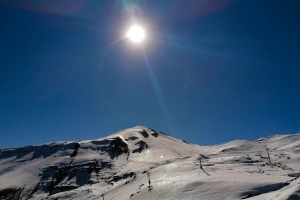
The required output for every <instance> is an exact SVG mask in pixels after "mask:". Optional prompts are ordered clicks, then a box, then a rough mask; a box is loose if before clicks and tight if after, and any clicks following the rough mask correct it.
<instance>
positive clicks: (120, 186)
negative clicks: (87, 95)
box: [0, 126, 300, 200]
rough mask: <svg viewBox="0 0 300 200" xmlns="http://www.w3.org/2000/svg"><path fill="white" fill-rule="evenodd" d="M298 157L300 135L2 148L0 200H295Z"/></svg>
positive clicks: (137, 135) (132, 137)
mask: <svg viewBox="0 0 300 200" xmlns="http://www.w3.org/2000/svg"><path fill="white" fill-rule="evenodd" d="M267 149H268V152H267ZM268 153H269V157H268ZM299 153H300V134H299V133H298V134H292V135H274V136H271V137H266V138H260V139H258V140H255V141H247V140H235V141H232V142H228V143H224V144H219V145H214V146H199V145H195V144H189V143H187V142H184V141H182V140H179V139H176V138H173V137H171V136H168V135H166V134H164V133H161V132H158V131H155V130H153V129H150V128H147V127H144V126H137V127H133V128H129V129H126V130H122V131H119V132H117V133H115V134H112V135H110V136H108V137H105V138H100V139H96V140H86V141H74V142H55V143H49V144H44V145H37V146H26V147H20V148H14V149H1V150H0V199H1V200H2V199H3V200H6V199H49V200H51V199H52V200H59V199H78V200H79V199H80V200H82V199H90V200H93V199H94V200H96V199H115V200H120V199H132V200H145V199H180V200H181V199H214V200H215V199H228V200H233V199H251V200H254V199H255V200H258V199H262V200H267V199H274V200H296V199H300V179H299V176H300V164H299V163H300V154H299ZM199 157H201V165H200V160H199Z"/></svg>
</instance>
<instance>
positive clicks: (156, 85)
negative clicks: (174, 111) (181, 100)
mask: <svg viewBox="0 0 300 200" xmlns="http://www.w3.org/2000/svg"><path fill="white" fill-rule="evenodd" d="M142 52H143V56H144V59H145V64H146V68H147V71H148V74H149V77H150V80H151V83H152V86H153V89H154V92H155V95H156V98H157V101H158V103H159V106H160V109H161V111H162V113H163V116H164V118H165V120H166V123H167V127H168V129H169V130H172V126H171V120H170V115H169V109H168V107H167V105H166V101H165V98H164V95H163V93H162V91H161V88H160V86H159V83H158V80H157V78H156V76H155V74H154V72H153V70H152V67H151V64H150V62H149V60H148V57H147V55H146V53H145V51H144V50H142Z"/></svg>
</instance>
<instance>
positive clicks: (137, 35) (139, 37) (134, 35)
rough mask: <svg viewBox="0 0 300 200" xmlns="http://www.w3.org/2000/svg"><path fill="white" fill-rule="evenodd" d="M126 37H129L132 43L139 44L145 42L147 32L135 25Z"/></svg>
mask: <svg viewBox="0 0 300 200" xmlns="http://www.w3.org/2000/svg"><path fill="white" fill-rule="evenodd" d="M126 37H128V38H129V39H130V40H131V41H132V42H135V43H139V42H141V41H143V40H144V38H145V31H144V29H143V28H142V27H140V26H138V25H133V26H132V27H131V28H130V29H129V31H128V32H127V35H126Z"/></svg>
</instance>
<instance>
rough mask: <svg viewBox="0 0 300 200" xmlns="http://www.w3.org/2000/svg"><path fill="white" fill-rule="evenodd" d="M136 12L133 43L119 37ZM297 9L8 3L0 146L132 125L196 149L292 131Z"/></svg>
mask: <svg viewBox="0 0 300 200" xmlns="http://www.w3.org/2000/svg"><path fill="white" fill-rule="evenodd" d="M24 2H26V3H24ZM53 2H54V3H55V4H53ZM203 2H206V3H203ZM222 2H223V3H222ZM224 2H226V3H224ZM133 5H135V8H137V9H136V10H135V11H134V12H133V14H134V15H135V16H136V19H137V20H138V21H139V22H140V23H141V24H145V26H146V27H147V40H146V41H145V43H144V44H142V45H140V46H139V45H133V44H132V43H130V42H129V41H127V40H126V39H121V38H122V37H123V36H124V34H125V33H126V27H127V26H128V24H130V23H131V20H130V19H131V18H130V14H129V13H130V12H127V11H128V8H129V7H132V6H133ZM126 9H127V10H126ZM299 10H300V1H298V0H290V1H282V0H274V1H269V0H251V1H247V0H235V1H234V0H228V1H221V0H209V1H199V0H197V1H196V0H191V1H186V0H185V1H183V0H166V1H159V0H149V1H146V0H140V1H121V0H120V1H117V0H116V1H111V0H109V1H84V0H74V1H70V0H64V1H50V0H49V1H47V0H41V1H35V0H28V1H20V0H16V1H13V3H12V1H8V0H3V1H1V2H0V147H17V146H24V145H30V144H41V143H47V142H53V141H70V140H84V139H95V138H100V137H104V136H107V135H109V134H112V133H114V132H117V131H119V130H122V129H125V128H130V127H133V126H136V125H145V126H148V127H151V128H153V129H156V130H158V131H162V132H165V133H167V134H169V135H171V136H173V137H177V138H179V139H183V140H185V141H188V142H191V143H197V144H202V145H211V144H217V143H222V142H227V141H230V140H233V139H257V138H259V137H262V136H268V135H272V134H276V133H296V132H299V131H300V23H299V22H300V12H299Z"/></svg>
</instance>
